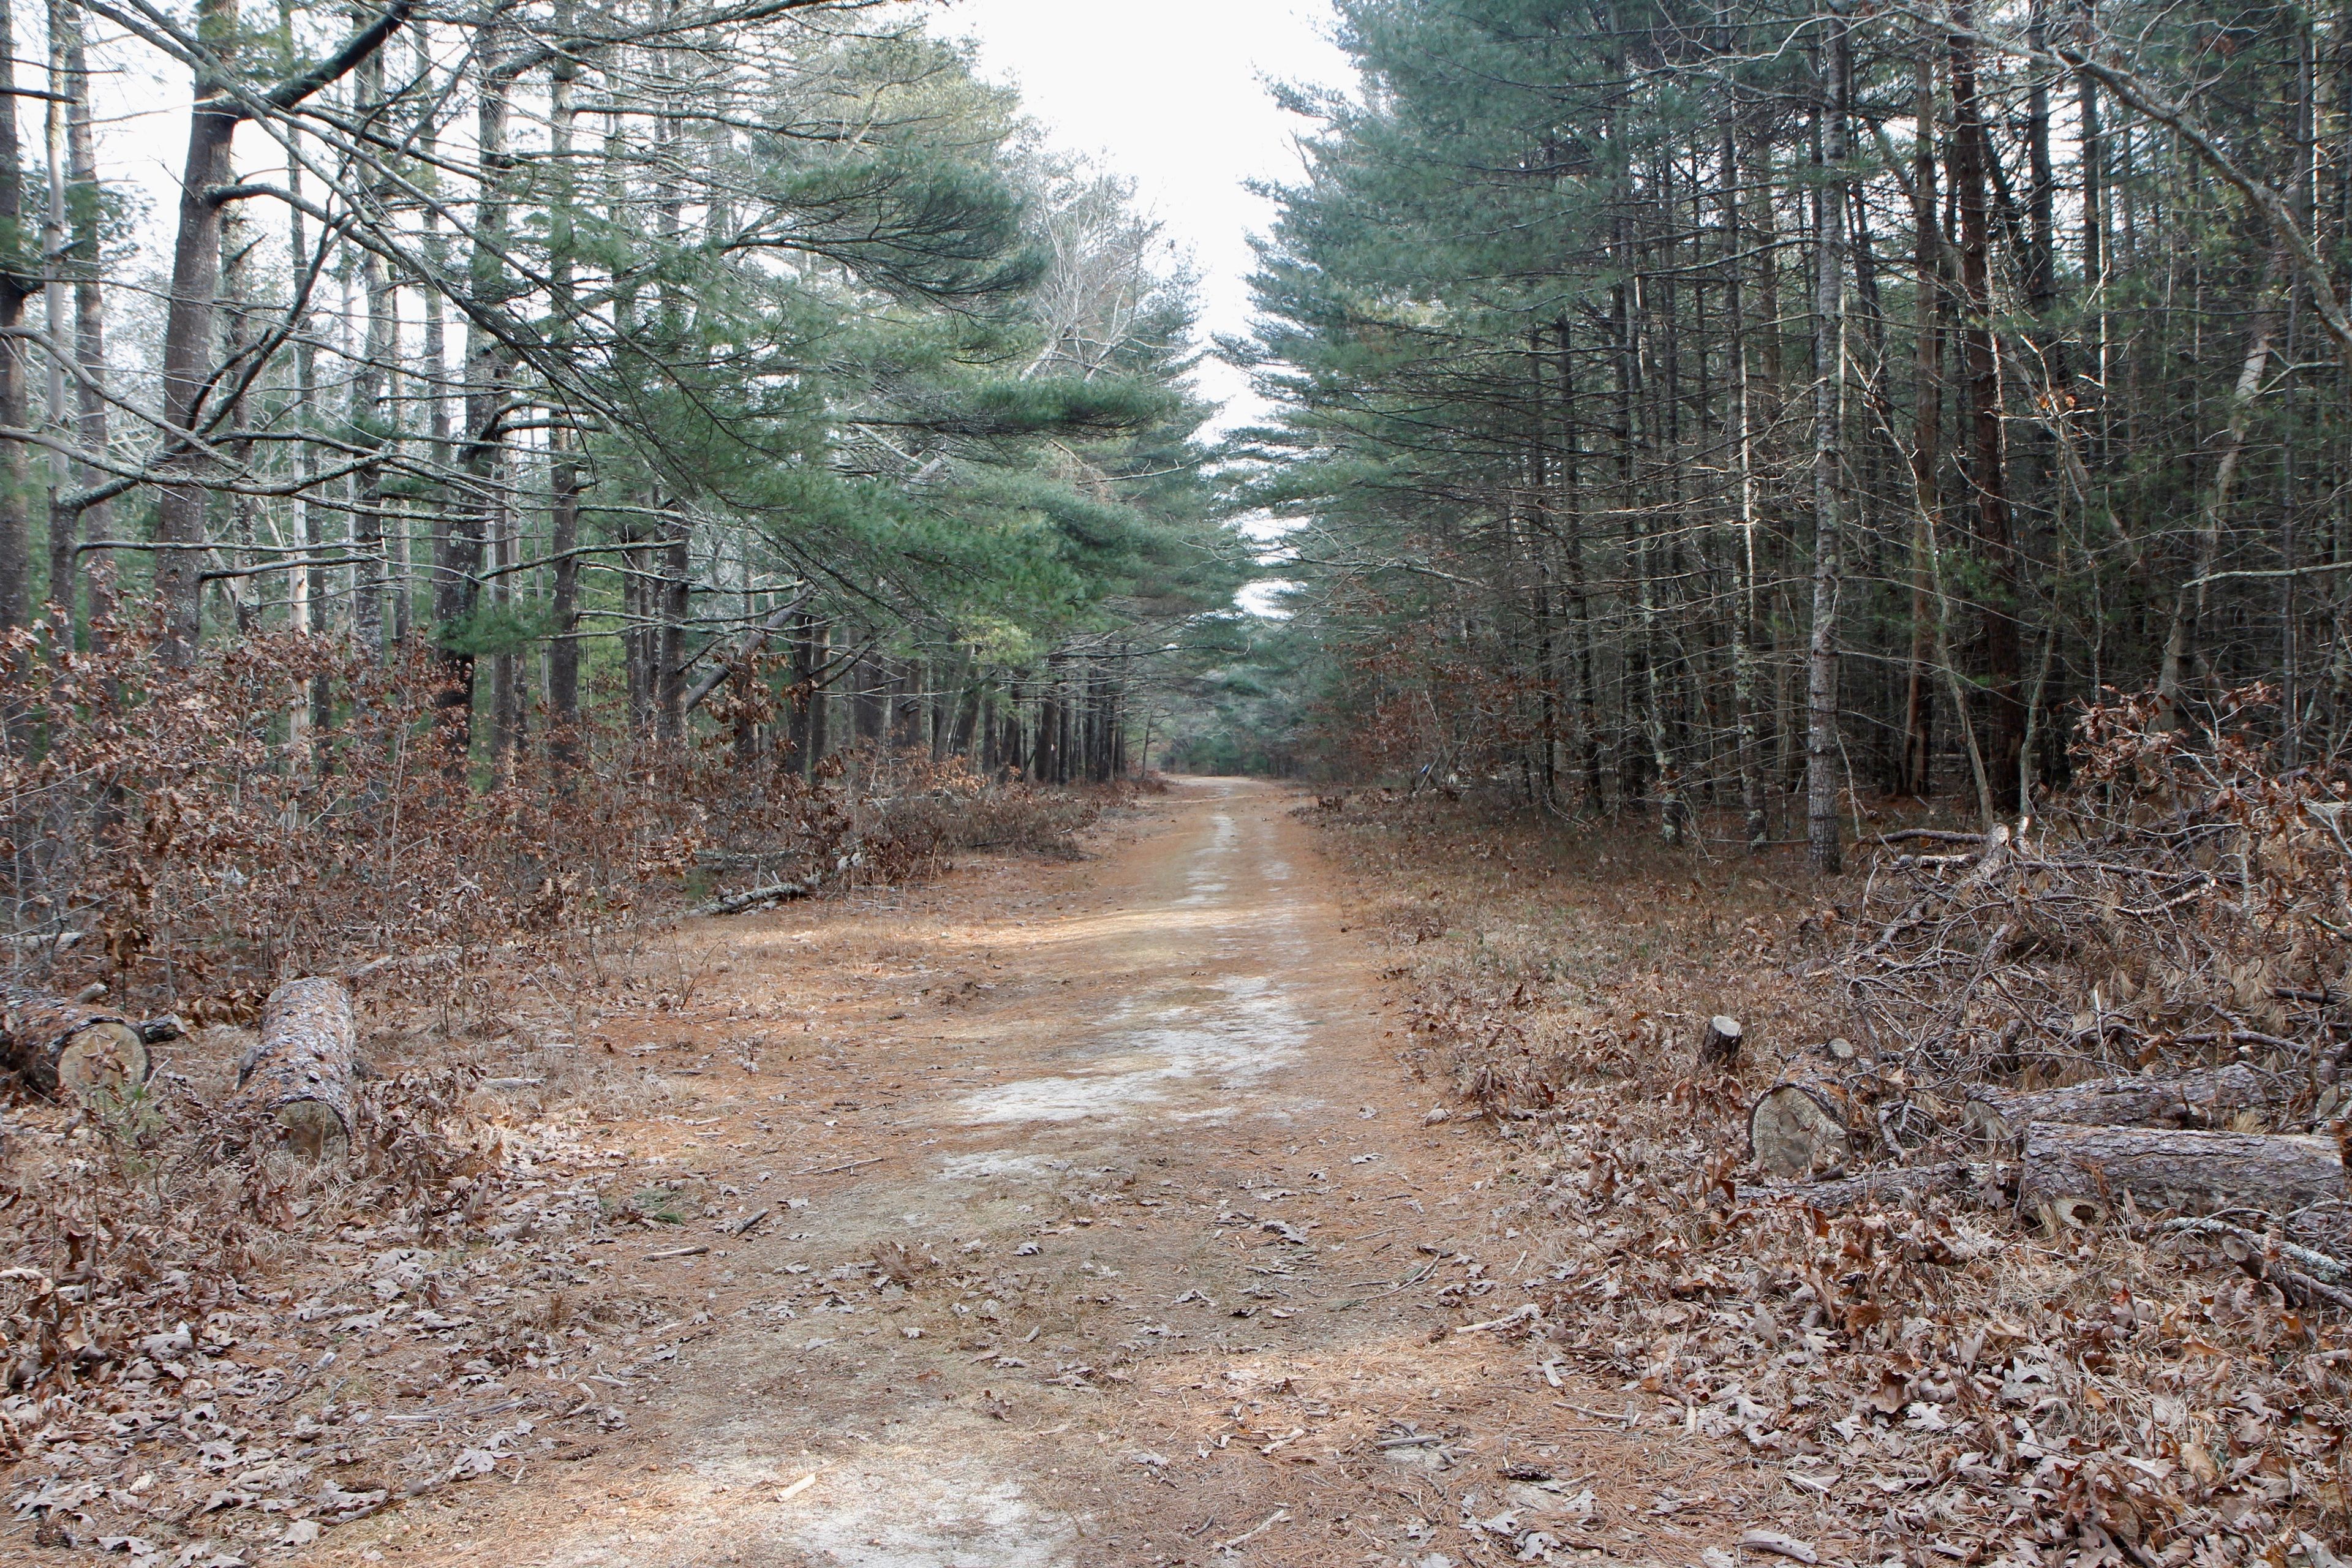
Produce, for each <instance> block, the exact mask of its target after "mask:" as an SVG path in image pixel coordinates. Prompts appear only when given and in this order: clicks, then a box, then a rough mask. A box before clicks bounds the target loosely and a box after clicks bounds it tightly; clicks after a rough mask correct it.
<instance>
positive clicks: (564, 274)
mask: <svg viewBox="0 0 2352 1568" xmlns="http://www.w3.org/2000/svg"><path fill="white" fill-rule="evenodd" d="M570 19H571V7H570V6H569V5H568V4H567V5H562V7H560V8H559V9H558V11H557V22H558V26H569V23H570ZM549 74H550V81H549V87H548V91H549V110H548V153H549V160H550V162H551V164H552V165H553V169H552V173H553V175H554V181H555V194H554V198H553V200H551V202H550V203H549V205H548V215H547V250H548V277H549V282H548V310H549V313H550V314H551V316H552V317H553V319H554V320H553V323H552V328H551V332H552V336H553V339H554V353H555V359H556V362H557V363H558V365H559V366H560V367H562V370H563V371H564V372H567V373H568V372H569V371H570V370H571V368H572V340H573V327H572V313H573V311H574V310H576V309H577V301H576V300H575V298H574V289H573V283H572V248H573V245H574V243H575V237H576V234H577V225H576V221H575V217H574V214H573V211H572V204H573V199H574V190H575V182H574V179H573V175H572V121H573V119H574V109H573V105H572V84H573V83H574V82H575V81H576V80H578V79H579V75H580V66H579V62H578V61H577V60H575V59H574V58H572V54H571V52H570V50H569V49H566V50H565V51H564V52H562V53H561V54H559V55H558V56H557V57H556V59H555V63H554V65H553V66H552V67H551V68H550V73H549ZM556 390H557V396H556V397H555V398H553V399H551V400H550V401H551V406H550V408H549V410H548V413H549V416H550V417H551V419H552V420H553V422H554V425H555V428H554V429H553V430H551V431H550V432H549V434H548V466H547V478H548V491H549V494H548V524H549V538H548V552H549V553H550V554H551V555H553V556H554V557H555V568H554V573H555V582H554V587H553V595H552V598H553V602H552V604H551V606H550V609H551V615H552V617H553V621H554V625H553V626H552V628H551V632H552V636H553V639H554V640H553V641H551V642H550V643H549V644H548V648H547V707H548V720H549V723H550V724H551V726H552V728H553V731H554V742H553V746H554V749H553V752H552V755H553V757H554V760H555V763H556V765H557V767H558V769H559V770H561V771H563V772H567V773H568V772H569V771H571V770H572V769H573V768H575V767H577V766H578V765H579V763H580V744H579V727H580V640H579V629H580V563H579V560H578V559H577V558H576V556H575V555H574V553H573V552H575V551H577V550H578V549H579V546H580V468H579V464H578V462H577V460H576V449H577V446H578V438H577V436H576V434H575V433H574V432H573V431H572V430H571V429H570V428H569V427H568V426H567V424H566V415H567V405H566V404H565V402H564V392H565V389H563V388H558V389H556Z"/></svg>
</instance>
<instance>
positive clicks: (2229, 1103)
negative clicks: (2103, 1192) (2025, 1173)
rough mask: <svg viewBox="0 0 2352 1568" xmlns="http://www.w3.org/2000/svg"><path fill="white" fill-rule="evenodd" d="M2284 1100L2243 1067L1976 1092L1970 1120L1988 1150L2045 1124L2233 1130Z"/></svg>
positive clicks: (1971, 1095) (1971, 1101)
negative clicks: (2242, 1115) (2234, 1122)
mask: <svg viewBox="0 0 2352 1568" xmlns="http://www.w3.org/2000/svg"><path fill="white" fill-rule="evenodd" d="M2275 1098H2276V1097H2275V1096H2273V1094H2272V1093H2271V1090H2270V1085H2269V1084H2268V1082H2266V1081H2265V1079H2264V1078H2263V1075H2262V1074H2261V1073H2258V1072H2256V1071H2255V1070H2254V1069H2253V1068H2250V1067H2248V1066H2246V1065H2245V1064H2244V1063H2242V1062H2237V1063H2232V1064H2231V1065H2230V1066H2228V1067H2225V1068H2211V1069H2210V1070H2208V1071H2204V1072H2192V1073H2187V1074H2184V1075H2183V1076H2181V1077H2179V1078H2174V1079H2157V1078H2108V1079H2098V1080H2097V1081H2096V1082H2093V1083H2078V1084H2073V1085H2070V1086H2068V1087H2067V1088H2064V1089H2035V1090H2032V1091H2027V1090H2021V1089H1996V1088H1991V1087H1982V1088H1978V1089H1970V1090H1969V1103H1968V1110H1966V1112H1965V1113H1964V1121H1966V1124H1967V1126H1968V1130H1969V1132H1971V1133H1973V1134H1974V1135H1975V1136H1977V1137H1979V1138H1981V1139H1983V1140H1984V1141H1985V1142H1988V1143H1995V1144H2014V1143H2015V1142H2017V1141H2018V1140H2019V1139H2021V1138H2022V1137H2024V1136H2025V1130H2026V1129H2027V1128H2028V1127H2030V1126H2032V1124H2033V1123H2034V1122H2037V1121H2061V1122H2065V1123H2067V1124H2069V1125H2071V1126H2075V1127H2197V1128H2212V1127H2220V1126H2222V1125H2224V1124H2226V1123H2227V1122H2228V1121H2229V1120H2230V1119H2231V1117H2232V1116H2233V1115H2235V1114H2236V1113H2237V1112H2239V1111H2241V1110H2255V1109H2257V1108H2259V1107H2262V1106H2264V1105H2268V1104H2270V1103H2271V1102H2272V1101H2273V1099H2275Z"/></svg>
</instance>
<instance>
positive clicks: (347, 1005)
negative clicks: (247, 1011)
mask: <svg viewBox="0 0 2352 1568" xmlns="http://www.w3.org/2000/svg"><path fill="white" fill-rule="evenodd" d="M358 1077H359V1042H358V1035H357V1031H356V1029H355V1027H354V1026H353V1024H352V994H351V992H350V991H349V990H348V989H347V988H346V987H345V986H344V984H343V983H342V982H341V981H340V980H337V979H333V978H331V977H330V976H325V975H321V976H318V977H316V978H313V979H309V980H289V981H288V982H287V983H286V984H283V985H280V986H279V987H278V989H276V990H275V991H272V992H271V993H270V994H269V1000H268V1002H266V1003H264V1004H263V1005H262V1009H261V1039H260V1043H259V1044H257V1045H256V1046H255V1047H253V1049H252V1051H250V1052H249V1053H248V1054H247V1057H246V1058H245V1060H244V1061H243V1062H241V1063H239V1064H238V1067H237V1074H236V1098H235V1099H234V1100H232V1101H231V1102H230V1103H231V1108H232V1109H233V1110H235V1111H236V1112H237V1113H238V1114H240V1115H242V1116H243V1117H245V1118H247V1120H249V1121H254V1122H261V1121H268V1122H269V1123H271V1124H273V1125H274V1127H275V1129H276V1136H277V1138H278V1141H279V1142H282V1143H285V1144H286V1145H288V1146H289V1147H291V1148H294V1149H297V1150H299V1151H300V1152H303V1153H305V1154H310V1155H312V1156H323V1155H341V1154H344V1153H348V1152H350V1150H351V1143H352V1085H353V1083H354V1082H355V1081H356V1080H357V1079H358Z"/></svg>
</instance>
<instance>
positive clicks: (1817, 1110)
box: [1748, 1083, 1853, 1181]
mask: <svg viewBox="0 0 2352 1568" xmlns="http://www.w3.org/2000/svg"><path fill="white" fill-rule="evenodd" d="M1748 1149H1749V1152H1751V1153H1752V1154H1753V1155H1754V1156H1755V1159H1756V1163H1758V1164H1759V1165H1760V1166H1762V1167H1763V1168H1764V1169H1765V1170H1767V1171H1769V1172H1771V1173H1772V1174H1774V1175H1776V1176H1779V1177H1781V1178H1782V1179H1784V1180H1791V1181H1793V1180H1795V1179H1796V1178H1798V1177H1801V1176H1810V1175H1811V1174H1812V1173H1815V1172H1817V1171H1825V1170H1828V1169H1831V1168H1832V1167H1833V1166H1837V1165H1843V1164H1845V1163H1847V1162H1849V1161H1851V1160H1852V1159H1853V1135H1852V1134H1851V1133H1850V1132H1849V1131H1847V1130H1846V1125H1845V1122H1844V1121H1843V1119H1841V1118H1840V1117H1839V1116H1838V1115H1837V1114H1836V1113H1835V1111H1834V1110H1833V1109H1832V1104H1831V1103H1830V1097H1828V1096H1826V1095H1825V1094H1824V1093H1823V1092H1822V1089H1820V1088H1818V1087H1816V1086H1814V1085H1811V1084H1794V1083H1784V1084H1780V1085H1778V1086H1776V1087H1774V1088H1773V1089H1769V1090H1767V1091H1766V1092H1765V1094H1764V1095H1763V1096H1762V1098H1760V1099H1759V1100H1757V1101H1756V1105H1755V1109H1754V1110H1750V1111H1749V1112H1748Z"/></svg>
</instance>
